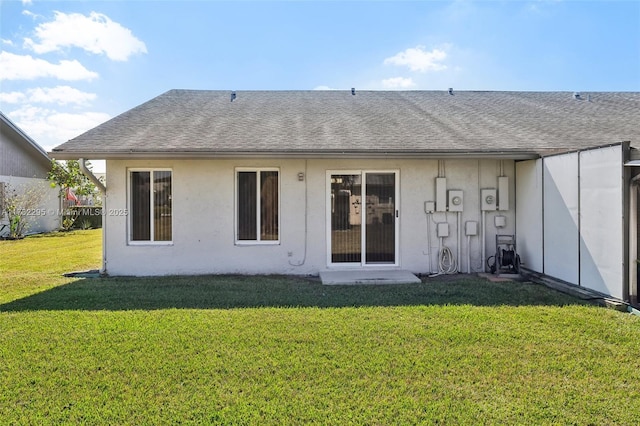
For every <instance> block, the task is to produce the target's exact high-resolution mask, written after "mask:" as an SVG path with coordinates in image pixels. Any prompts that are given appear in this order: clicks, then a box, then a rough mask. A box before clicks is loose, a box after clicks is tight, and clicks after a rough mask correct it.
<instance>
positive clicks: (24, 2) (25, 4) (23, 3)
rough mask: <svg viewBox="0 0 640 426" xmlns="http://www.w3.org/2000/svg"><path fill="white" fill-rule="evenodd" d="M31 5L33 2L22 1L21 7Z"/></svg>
mask: <svg viewBox="0 0 640 426" xmlns="http://www.w3.org/2000/svg"><path fill="white" fill-rule="evenodd" d="M32 3H33V0H22V5H23V6H28V5H30V4H32Z"/></svg>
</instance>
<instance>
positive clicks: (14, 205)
mask: <svg viewBox="0 0 640 426" xmlns="http://www.w3.org/2000/svg"><path fill="white" fill-rule="evenodd" d="M45 196H46V186H43V185H38V184H35V183H32V184H23V185H19V186H17V187H13V186H12V185H10V184H8V183H1V182H0V219H2V218H3V217H6V218H7V222H8V224H3V225H0V232H3V231H4V230H5V228H9V233H8V235H7V237H8V238H11V239H17V238H22V237H24V235H25V234H26V233H27V231H28V230H29V227H30V226H31V223H32V221H33V219H34V218H37V217H42V216H45V215H46V214H47V212H46V210H44V209H43V208H42V200H44V197H45Z"/></svg>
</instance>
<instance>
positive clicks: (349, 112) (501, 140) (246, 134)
mask: <svg viewBox="0 0 640 426" xmlns="http://www.w3.org/2000/svg"><path fill="white" fill-rule="evenodd" d="M230 95H231V91H198V90H170V91H168V92H166V93H164V94H162V95H160V96H158V97H156V98H154V99H152V100H150V101H148V102H146V103H144V104H142V105H140V106H138V107H135V108H133V109H131V110H129V111H127V112H125V113H123V114H121V115H119V116H117V117H115V118H113V119H111V120H109V121H107V122H106V123H104V124H101V125H99V126H98V127H96V128H94V129H92V130H89V131H88V132H86V133H84V134H82V135H80V136H78V137H76V138H74V139H71V140H70V141H68V142H66V143H64V144H62V145H60V146H58V147H57V148H55V149H54V150H53V152H52V153H51V155H52V156H54V157H56V158H59V159H64V158H78V157H81V156H84V157H86V158H118V157H126V156H153V155H155V154H164V155H168V154H171V155H182V156H190V155H194V156H196V155H249V154H252V155H258V154H271V155H274V154H282V155H291V154H300V155H313V154H316V155H317V154H338V153H346V154H349V153H351V154H354V155H358V154H362V155H366V154H374V153H388V154H430V153H434V154H435V153H452V154H462V153H465V154H474V153H475V154H479V153H490V152H500V153H503V154H509V153H511V154H514V155H515V154H518V153H530V154H531V153H535V154H544V153H548V152H551V151H563V150H564V151H566V150H573V149H578V148H586V147H593V146H599V145H607V144H613V143H618V142H622V141H632V143H633V142H635V143H638V142H639V141H640V124H639V123H640V93H638V92H621V93H610V92H597V93H591V94H589V95H586V94H583V95H582V96H581V99H575V98H574V94H573V93H571V92H454V94H453V95H450V94H449V93H448V92H447V91H405V92H401V91H392V92H383V91H357V92H356V94H355V95H352V94H351V91H238V92H237V97H236V98H235V100H233V102H231V96H230ZM588 97H589V99H588Z"/></svg>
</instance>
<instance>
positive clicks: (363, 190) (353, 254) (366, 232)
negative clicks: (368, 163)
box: [327, 170, 398, 266]
mask: <svg viewBox="0 0 640 426" xmlns="http://www.w3.org/2000/svg"><path fill="white" fill-rule="evenodd" d="M397 175H398V173H397V172H396V171H366V170H358V171H348V172H329V173H328V176H327V177H328V180H329V182H328V185H327V187H328V192H329V194H328V213H329V214H328V222H329V223H328V235H329V240H330V244H329V264H331V265H355V266H357V265H396V264H397V241H398V238H397V233H398V210H397V209H398V207H397Z"/></svg>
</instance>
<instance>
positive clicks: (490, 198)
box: [480, 188, 498, 211]
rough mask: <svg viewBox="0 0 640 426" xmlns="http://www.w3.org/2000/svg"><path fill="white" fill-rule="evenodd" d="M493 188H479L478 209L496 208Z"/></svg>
mask: <svg viewBox="0 0 640 426" xmlns="http://www.w3.org/2000/svg"><path fill="white" fill-rule="evenodd" d="M497 195H498V194H497V191H496V190H495V188H489V189H481V190H480V210H482V211H492V210H497V209H498V197H497Z"/></svg>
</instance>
